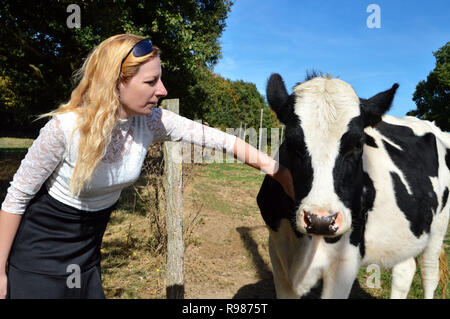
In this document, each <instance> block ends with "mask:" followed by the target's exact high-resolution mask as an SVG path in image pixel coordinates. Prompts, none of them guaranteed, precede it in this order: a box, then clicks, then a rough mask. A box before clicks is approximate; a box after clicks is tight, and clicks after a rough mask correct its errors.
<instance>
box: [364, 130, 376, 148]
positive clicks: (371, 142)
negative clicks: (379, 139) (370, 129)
mask: <svg viewBox="0 0 450 319" xmlns="http://www.w3.org/2000/svg"><path fill="white" fill-rule="evenodd" d="M365 136H366V145H368V146H370V147H374V148H378V145H377V143H376V142H375V139H374V138H373V137H372V136H370V135H369V134H367V133H366V134H365Z"/></svg>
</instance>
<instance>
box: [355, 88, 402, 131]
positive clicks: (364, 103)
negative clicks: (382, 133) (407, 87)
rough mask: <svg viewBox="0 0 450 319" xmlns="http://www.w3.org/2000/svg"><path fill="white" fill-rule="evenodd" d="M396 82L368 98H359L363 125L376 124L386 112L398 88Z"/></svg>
mask: <svg viewBox="0 0 450 319" xmlns="http://www.w3.org/2000/svg"><path fill="white" fill-rule="evenodd" d="M398 86H399V85H398V84H397V83H395V84H394V85H393V86H392V88H390V89H389V90H386V91H383V92H380V93H378V94H377V95H374V96H372V97H371V98H370V99H367V100H366V99H359V100H360V108H361V117H362V119H363V122H364V126H365V127H366V126H369V125H370V126H373V127H374V126H376V125H377V124H378V123H379V122H380V121H381V117H382V116H383V114H384V113H386V112H387V111H388V110H389V109H390V107H391V104H392V101H393V100H394V95H395V92H396V91H397V89H398Z"/></svg>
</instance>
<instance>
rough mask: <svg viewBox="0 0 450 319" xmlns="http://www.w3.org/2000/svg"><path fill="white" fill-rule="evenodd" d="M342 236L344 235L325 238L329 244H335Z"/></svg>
mask: <svg viewBox="0 0 450 319" xmlns="http://www.w3.org/2000/svg"><path fill="white" fill-rule="evenodd" d="M341 238H342V235H340V236H336V237H324V238H323V239H324V240H325V242H326V243H327V244H335V243H337V242H338V241H339V240H340V239H341Z"/></svg>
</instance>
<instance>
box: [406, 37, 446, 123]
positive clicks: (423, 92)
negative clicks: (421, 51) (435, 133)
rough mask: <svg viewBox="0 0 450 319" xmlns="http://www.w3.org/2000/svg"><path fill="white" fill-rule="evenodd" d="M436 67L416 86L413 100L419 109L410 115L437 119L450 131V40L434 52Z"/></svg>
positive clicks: (430, 119) (425, 118) (436, 120)
mask: <svg viewBox="0 0 450 319" xmlns="http://www.w3.org/2000/svg"><path fill="white" fill-rule="evenodd" d="M433 55H434V56H435V58H436V67H435V68H434V70H433V71H431V72H430V74H428V76H427V80H426V81H420V82H419V84H417V86H416V91H415V92H414V95H413V100H414V102H416V105H417V109H416V110H412V111H410V112H408V115H413V116H417V117H419V118H421V119H424V120H429V121H435V122H436V125H437V126H439V127H440V128H441V129H442V130H444V131H450V42H447V43H446V44H445V45H444V46H443V47H442V48H440V49H439V50H437V51H436V52H433Z"/></svg>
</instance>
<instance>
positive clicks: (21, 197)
mask: <svg viewBox="0 0 450 319" xmlns="http://www.w3.org/2000/svg"><path fill="white" fill-rule="evenodd" d="M65 140H66V139H65V136H64V132H63V130H62V129H61V127H60V122H59V120H58V119H57V118H53V119H51V120H50V121H48V122H47V124H46V125H45V126H44V127H43V128H42V129H41V131H40V133H39V136H38V138H37V139H36V140H35V141H34V142H33V144H32V145H31V147H30V148H29V149H28V153H27V155H25V158H24V159H23V160H22V162H21V164H20V167H19V169H18V170H17V172H16V174H15V175H14V177H13V180H12V182H11V186H10V187H9V188H8V192H7V194H6V198H5V200H4V202H3V204H2V210H4V211H6V212H8V213H13V214H23V213H24V211H25V209H26V206H27V205H28V202H29V201H30V200H31V199H32V198H33V197H34V195H35V194H36V193H37V192H38V191H39V189H40V188H41V186H42V184H43V183H44V182H45V180H46V179H47V178H48V177H49V176H50V175H51V174H52V173H53V171H54V169H55V168H56V167H57V166H58V164H59V163H60V162H61V159H62V157H63V154H64V152H65V147H66V141H65Z"/></svg>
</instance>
